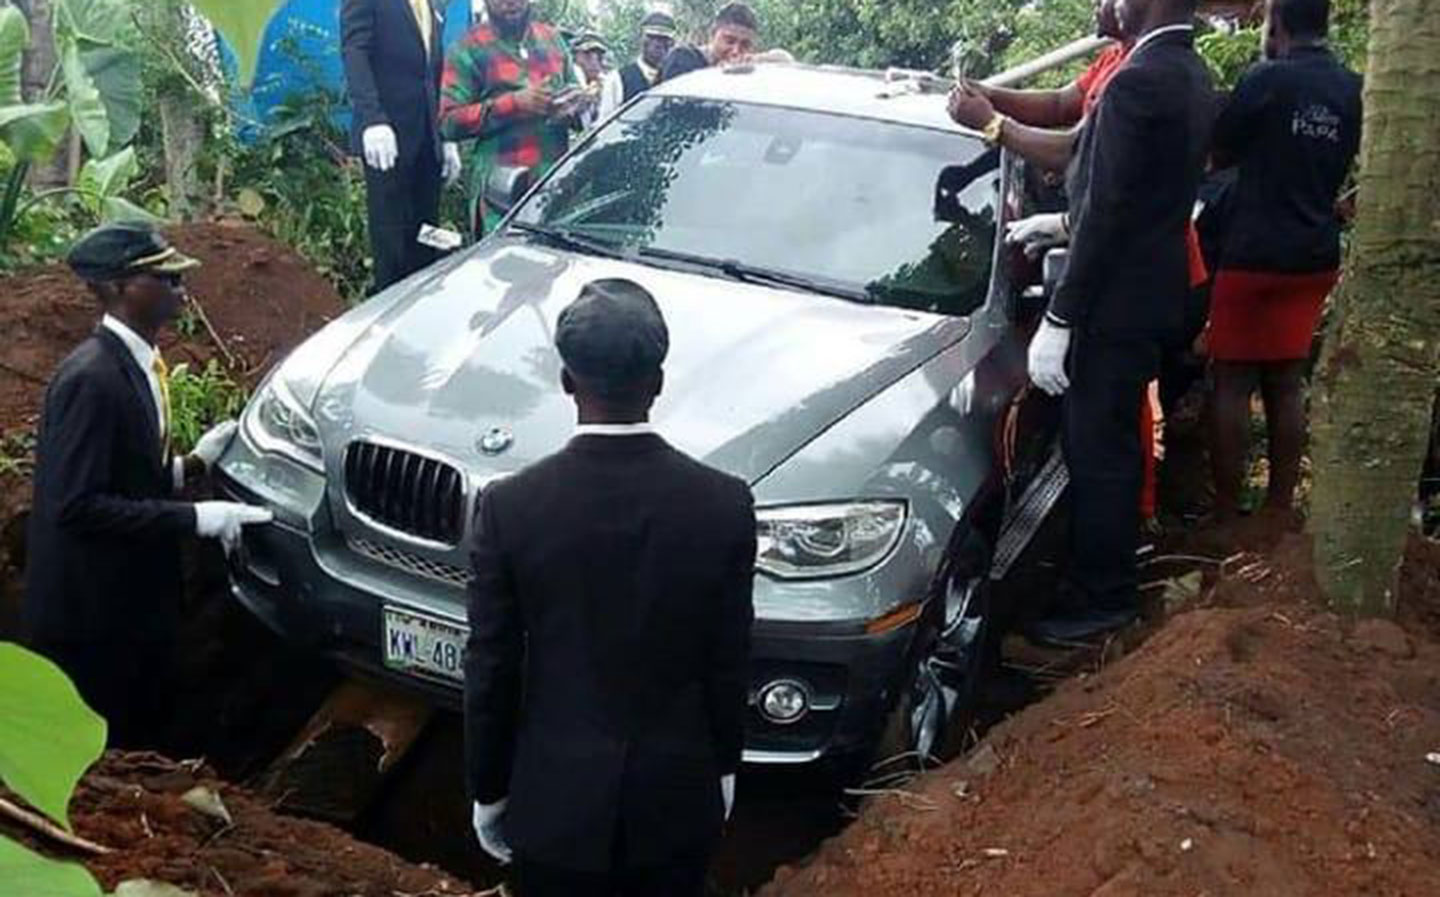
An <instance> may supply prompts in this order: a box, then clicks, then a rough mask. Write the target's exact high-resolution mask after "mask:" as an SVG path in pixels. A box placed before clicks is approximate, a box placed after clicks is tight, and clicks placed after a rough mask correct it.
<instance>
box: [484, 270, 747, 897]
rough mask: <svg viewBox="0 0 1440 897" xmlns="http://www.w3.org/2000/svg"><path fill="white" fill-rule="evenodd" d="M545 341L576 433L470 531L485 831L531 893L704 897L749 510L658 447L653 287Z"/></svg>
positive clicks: (727, 796) (723, 799) (599, 294)
mask: <svg viewBox="0 0 1440 897" xmlns="http://www.w3.org/2000/svg"><path fill="white" fill-rule="evenodd" d="M555 343H556V347H557V348H558V350H559V352H560V357H561V360H562V361H563V362H564V373H563V375H562V382H563V385H564V388H565V390H566V392H567V393H569V394H570V395H572V396H574V398H575V403H576V405H577V406H578V409H579V421H580V426H579V429H578V431H577V434H576V436H575V438H574V439H573V440H572V441H571V442H570V444H569V445H568V446H567V447H566V448H565V449H564V450H562V451H561V452H559V453H558V454H556V455H552V456H551V457H549V458H547V459H545V460H543V461H540V462H538V463H536V464H535V465H533V466H531V467H529V468H527V469H525V470H523V471H521V472H520V473H517V474H515V475H514V476H512V477H510V478H508V479H505V480H501V481H499V482H496V483H494V484H492V485H491V486H489V487H488V488H487V489H486V490H485V492H484V494H483V495H482V497H481V499H480V507H479V510H478V512H477V514H476V527H475V530H476V531H475V550H474V573H475V578H474V581H473V584H472V586H471V590H470V606H469V612H470V640H469V643H468V645H467V648H466V659H465V717H466V721H465V730H466V738H465V740H466V766H467V770H466V771H467V775H468V785H469V789H470V793H471V796H472V797H473V799H474V801H475V820H474V821H475V829H476V834H477V836H478V838H479V840H480V843H481V846H482V847H484V848H485V850H486V851H487V852H488V853H490V854H491V855H493V856H495V857H497V858H498V859H500V860H501V861H502V862H508V861H509V860H510V850H511V846H513V849H514V852H515V856H516V857H517V859H518V863H519V879H520V885H521V889H522V893H523V894H524V895H525V897H545V895H551V894H554V895H565V897H573V895H586V897H592V895H618V894H624V895H626V897H644V895H656V897H683V895H687V894H689V895H699V894H700V893H701V892H702V891H703V889H704V883H705V874H706V868H707V866H708V861H709V856H710V852H711V850H712V848H713V845H714V843H715V841H716V839H717V838H718V836H719V834H720V829H721V826H722V825H723V823H724V820H725V819H726V818H727V817H728V815H729V812H730V806H731V803H732V801H733V799H734V781H735V780H734V776H735V773H736V771H737V769H738V768H739V765H740V753H741V741H742V730H743V720H744V711H745V697H746V682H747V669H746V668H747V663H748V656H749V647H750V625H751V622H752V619H753V615H754V612H753V607H752V603H751V586H752V581H753V577H754V564H755V514H754V507H753V500H752V499H751V496H750V490H749V488H748V487H747V486H746V484H745V483H744V482H742V481H740V480H737V479H734V478H733V477H730V476H727V475H725V474H723V473H720V472H718V471H715V470H711V469H710V468H708V467H705V466H703V465H701V464H700V463H698V462H696V461H694V460H691V459H690V458H688V457H686V456H685V455H684V454H682V453H680V452H679V451H677V450H675V449H674V448H671V447H670V446H669V445H668V444H667V443H666V442H665V440H664V439H662V438H660V437H659V436H658V435H656V434H655V433H654V431H653V430H651V429H650V426H649V424H648V423H647V421H648V419H649V411H650V406H651V404H652V403H653V401H654V400H655V397H656V396H657V395H658V394H659V393H660V388H661V383H662V380H663V376H662V374H661V363H662V361H663V359H664V357H665V354H666V351H667V348H668V345H669V336H668V333H667V331H666V327H665V322H664V319H663V318H662V317H661V315H660V310H659V308H658V307H657V306H656V304H655V301H654V299H653V298H651V296H650V295H649V294H648V293H647V292H646V291H645V290H644V289H643V288H642V287H640V286H639V285H637V284H634V283H631V282H629V281H624V280H602V281H597V282H595V283H592V284H590V285H589V286H587V287H586V288H585V289H584V291H583V292H582V293H581V295H580V298H579V299H577V300H576V301H575V303H574V304H572V305H571V306H570V307H569V308H567V309H566V310H565V311H564V313H562V314H561V316H560V320H559V323H558V324H557V326H556V333H555Z"/></svg>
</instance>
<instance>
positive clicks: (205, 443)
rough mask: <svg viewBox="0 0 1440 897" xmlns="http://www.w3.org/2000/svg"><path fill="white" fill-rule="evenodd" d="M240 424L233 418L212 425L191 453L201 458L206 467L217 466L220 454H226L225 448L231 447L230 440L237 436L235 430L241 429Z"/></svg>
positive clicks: (207, 468)
mask: <svg viewBox="0 0 1440 897" xmlns="http://www.w3.org/2000/svg"><path fill="white" fill-rule="evenodd" d="M239 426H240V425H239V424H237V423H235V421H233V420H227V421H225V422H223V423H219V424H216V425H215V426H213V427H211V428H210V429H209V431H208V432H206V434H205V435H204V436H201V437H200V441H199V442H197V443H195V450H194V451H192V452H191V453H190V454H191V455H192V456H194V457H196V458H199V459H200V461H201V462H202V463H203V464H204V465H205V469H206V470H209V469H210V468H212V467H214V466H215V462H216V461H219V460H220V456H221V455H223V454H225V450H226V449H227V448H229V447H230V440H232V439H234V438H235V431H236V430H237V429H239Z"/></svg>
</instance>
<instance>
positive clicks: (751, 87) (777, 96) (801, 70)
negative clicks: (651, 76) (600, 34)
mask: <svg viewBox="0 0 1440 897" xmlns="http://www.w3.org/2000/svg"><path fill="white" fill-rule="evenodd" d="M900 88H902V85H899V84H896V83H893V82H887V81H886V80H885V74H884V73H883V72H879V71H872V70H868V69H846V68H839V67H836V66H811V65H794V64H783V63H763V64H760V65H753V66H742V67H731V68H721V67H712V68H707V69H701V70H699V71H696V72H691V73H689V74H687V75H683V76H681V77H679V78H676V79H674V80H673V81H666V82H664V83H662V84H660V85H659V86H657V87H656V88H655V89H654V90H652V91H651V93H652V94H657V95H659V96H675V97H694V98H697V99H705V100H720V101H724V102H736V103H757V104H763V105H767V106H784V107H787V108H794V109H808V110H813V111H816V112H828V113H832V114H835V115H851V116H856V117H859V118H872V119H878V120H880V121H893V122H896V123H898V124H904V125H914V126H917V127H923V128H934V129H937V130H942V131H950V132H953V133H956V134H964V135H968V136H972V137H978V136H979V135H978V134H976V133H975V132H973V131H969V130H966V129H964V128H961V127H960V126H959V125H956V124H955V123H954V122H952V121H951V120H950V116H949V114H948V112H947V111H946V108H945V95H944V94H939V93H929V94H924V93H917V92H911V91H904V90H902V89H900Z"/></svg>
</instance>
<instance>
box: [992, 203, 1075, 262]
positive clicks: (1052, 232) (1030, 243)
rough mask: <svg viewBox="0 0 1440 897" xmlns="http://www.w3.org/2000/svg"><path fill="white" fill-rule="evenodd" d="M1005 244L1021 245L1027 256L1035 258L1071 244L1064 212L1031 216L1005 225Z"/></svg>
mask: <svg viewBox="0 0 1440 897" xmlns="http://www.w3.org/2000/svg"><path fill="white" fill-rule="evenodd" d="M1005 242H1006V243H1019V244H1020V245H1021V246H1023V247H1024V248H1025V254H1026V255H1029V256H1032V257H1033V256H1037V255H1039V254H1040V253H1041V252H1043V251H1044V250H1046V249H1049V248H1050V247H1052V246H1064V245H1065V244H1066V243H1069V242H1070V228H1069V227H1067V226H1066V225H1065V214H1064V213H1063V212H1053V213H1050V214H1045V215H1031V216H1030V217H1029V218H1021V219H1020V220H1019V221H1011V222H1010V223H1009V224H1007V225H1005Z"/></svg>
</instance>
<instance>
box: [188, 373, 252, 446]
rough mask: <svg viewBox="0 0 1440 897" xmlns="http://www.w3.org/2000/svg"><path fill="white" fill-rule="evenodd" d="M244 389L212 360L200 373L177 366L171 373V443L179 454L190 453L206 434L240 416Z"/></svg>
mask: <svg viewBox="0 0 1440 897" xmlns="http://www.w3.org/2000/svg"><path fill="white" fill-rule="evenodd" d="M245 398H246V395H245V389H244V387H242V386H240V385H239V384H238V383H236V382H235V381H234V380H233V379H231V377H230V375H229V374H228V373H226V371H225V369H224V368H223V367H222V366H221V365H220V363H219V362H217V361H215V360H214V359H211V360H210V361H209V362H207V363H206V365H205V367H204V368H201V369H200V370H198V371H196V370H192V369H191V367H190V366H189V365H188V364H178V365H176V366H175V369H174V370H172V371H171V372H170V412H171V421H170V429H171V434H170V441H171V443H172V445H173V447H174V449H175V451H176V452H179V453H182V454H183V453H185V452H189V451H190V450H191V449H193V448H194V447H195V443H196V442H197V441H198V440H199V439H200V437H201V436H203V435H205V431H206V430H208V429H210V428H211V427H212V426H214V425H215V424H218V423H220V422H221V421H224V420H230V419H231V418H234V417H237V416H238V415H239V414H240V411H241V410H242V409H243V408H244V407H245Z"/></svg>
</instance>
